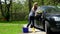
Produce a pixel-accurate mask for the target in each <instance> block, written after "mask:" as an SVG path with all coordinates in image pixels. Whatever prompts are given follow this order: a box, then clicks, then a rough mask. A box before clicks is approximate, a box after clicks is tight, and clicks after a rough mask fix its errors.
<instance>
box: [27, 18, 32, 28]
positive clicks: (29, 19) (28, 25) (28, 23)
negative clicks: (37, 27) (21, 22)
mask: <svg viewBox="0 0 60 34" xmlns="http://www.w3.org/2000/svg"><path fill="white" fill-rule="evenodd" d="M28 21H29V23H28V25H27V27H29V25H30V24H31V17H29V19H28Z"/></svg>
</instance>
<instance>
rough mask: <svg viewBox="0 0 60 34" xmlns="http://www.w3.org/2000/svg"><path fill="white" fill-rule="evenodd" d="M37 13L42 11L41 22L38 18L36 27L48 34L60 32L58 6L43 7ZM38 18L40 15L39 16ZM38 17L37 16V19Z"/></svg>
mask: <svg viewBox="0 0 60 34" xmlns="http://www.w3.org/2000/svg"><path fill="white" fill-rule="evenodd" d="M37 11H42V12H43V13H42V14H43V15H42V17H40V18H42V19H41V20H40V19H39V18H38V19H37V20H36V22H35V27H36V28H38V29H42V30H45V31H46V33H48V34H49V33H51V32H60V8H59V7H57V6H41V7H39V8H38V9H37ZM37 16H38V14H37ZM37 16H35V17H36V18H37Z"/></svg>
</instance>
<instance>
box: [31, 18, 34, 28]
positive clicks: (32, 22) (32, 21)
mask: <svg viewBox="0 0 60 34" xmlns="http://www.w3.org/2000/svg"><path fill="white" fill-rule="evenodd" d="M31 18H32V19H31V27H34V17H31Z"/></svg>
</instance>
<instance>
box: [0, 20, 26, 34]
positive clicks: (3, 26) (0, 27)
mask: <svg viewBox="0 0 60 34" xmlns="http://www.w3.org/2000/svg"><path fill="white" fill-rule="evenodd" d="M26 23H27V21H13V22H3V23H2V22H0V34H19V33H22V27H23V25H22V24H26Z"/></svg>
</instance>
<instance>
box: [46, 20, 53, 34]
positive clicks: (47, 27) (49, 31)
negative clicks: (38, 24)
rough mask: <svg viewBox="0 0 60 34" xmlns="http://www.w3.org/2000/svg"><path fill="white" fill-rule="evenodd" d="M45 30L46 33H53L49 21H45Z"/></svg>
mask: <svg viewBox="0 0 60 34" xmlns="http://www.w3.org/2000/svg"><path fill="white" fill-rule="evenodd" d="M45 32H46V34H51V33H52V32H51V30H50V25H49V22H48V21H45Z"/></svg>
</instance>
